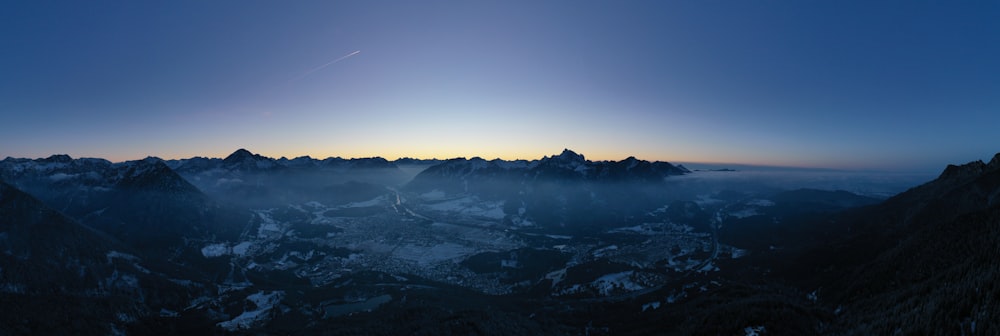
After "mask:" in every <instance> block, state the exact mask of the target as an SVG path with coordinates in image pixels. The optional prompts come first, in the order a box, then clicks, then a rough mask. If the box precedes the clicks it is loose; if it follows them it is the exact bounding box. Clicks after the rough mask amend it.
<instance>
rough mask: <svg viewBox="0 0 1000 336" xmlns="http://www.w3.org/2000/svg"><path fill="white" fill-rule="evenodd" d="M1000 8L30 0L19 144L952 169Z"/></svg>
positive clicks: (990, 116)
mask: <svg viewBox="0 0 1000 336" xmlns="http://www.w3.org/2000/svg"><path fill="white" fill-rule="evenodd" d="M998 17H1000V3H998V2H929V1H893V2H883V3H878V4H875V3H872V2H869V1H859V2H849V1H628V2H620V1H619V2H612V1H542V2H539V1H464V2H459V1H444V2H437V1H433V2H431V1H401V2H389V1H319V2H293V3H281V2H258V1H208V2H205V1H190V2H189V1H171V2H135V1H133V2H112V1H103V2H46V1H31V2H16V3H14V2H9V3H5V4H3V5H2V10H0V50H3V52H0V74H2V75H0V157H5V156H14V157H44V156H48V155H50V154H54V153H67V154H70V155H72V156H93V157H106V158H109V159H112V160H127V159H138V158H142V157H145V156H147V155H153V156H159V157H163V158H182V157H191V156H196V155H200V156H217V157H221V156H225V155H226V154H228V153H230V152H232V151H233V150H235V149H236V148H241V147H244V148H247V149H250V150H251V151H254V152H258V153H261V154H264V155H268V156H274V157H280V156H287V157H294V156H299V155H311V156H313V157H327V156H344V157H366V156H384V157H387V158H390V159H392V158H396V157H400V156H411V157H425V158H430V157H438V158H446V157H456V156H482V157H486V158H493V157H501V158H507V159H512V158H525V159H533V158H539V157H541V156H543V155H551V154H556V153H558V152H560V151H561V150H562V149H563V148H571V149H574V150H576V151H578V152H581V153H583V154H585V155H587V157H588V158H591V159H607V160H618V159H622V158H625V157H628V156H636V157H640V158H644V159H649V160H667V161H682V162H692V161H700V162H731V163H747V164H764V165H790V166H805V167H827V168H848V169H875V170H899V171H938V170H940V169H943V166H944V165H946V164H948V163H964V162H967V161H971V160H977V159H989V158H990V157H991V156H992V154H994V153H996V152H1000V132H997V131H995V129H996V128H997V125H1000V20H997V18H998ZM358 51H359V52H358ZM355 52H357V53H355ZM352 53H354V54H353V55H352ZM347 55H350V56H349V57H346V58H342V57H344V56H347ZM340 58H342V59H340ZM337 59H340V60H339V61H336V62H333V63H332V64H331V63H330V62H332V61H334V60H337ZM324 65H326V66H325V67H323V66H324Z"/></svg>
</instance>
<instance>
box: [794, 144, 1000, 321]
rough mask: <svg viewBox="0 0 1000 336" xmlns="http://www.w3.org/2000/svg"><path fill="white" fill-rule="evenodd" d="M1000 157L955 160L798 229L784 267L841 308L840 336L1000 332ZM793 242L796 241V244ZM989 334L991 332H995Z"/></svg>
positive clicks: (837, 316)
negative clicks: (926, 178) (871, 201)
mask: <svg viewBox="0 0 1000 336" xmlns="http://www.w3.org/2000/svg"><path fill="white" fill-rule="evenodd" d="M998 196H1000V154H998V155H997V156H995V157H994V158H993V160H991V161H990V163H988V164H986V163H983V162H981V161H975V162H970V163H968V164H965V165H961V166H954V165H950V166H948V167H947V168H946V169H945V170H944V171H943V172H942V173H941V175H940V176H939V177H938V178H937V179H935V180H933V181H930V182H927V183H925V184H923V185H920V186H917V187H914V188H912V189H910V190H908V191H906V192H903V193H901V194H899V195H896V196H894V197H892V198H890V199H888V200H886V201H885V202H882V203H880V204H877V205H874V206H870V207H862V208H857V209H854V210H849V211H847V212H844V213H841V214H838V215H835V216H832V217H827V218H817V219H815V220H813V221H806V222H803V223H800V224H797V225H809V226H812V227H813V229H812V230H813V231H814V233H815V232H820V233H816V235H813V236H808V235H801V233H800V235H798V236H787V237H785V239H788V240H797V241H799V244H800V245H799V246H801V249H790V250H787V251H782V252H781V253H779V256H776V258H787V259H788V260H787V261H786V262H784V263H782V264H781V266H780V267H778V269H777V270H776V273H778V274H782V276H783V277H785V278H787V279H790V280H792V281H794V282H798V281H800V280H803V282H801V284H802V286H804V287H807V288H820V292H821V294H820V302H821V303H823V304H825V305H826V306H827V307H829V309H831V311H835V312H836V314H835V315H834V317H833V318H832V319H831V320H830V321H829V323H832V326H834V329H832V330H834V331H835V333H843V334H852V335H854V334H857V335H862V334H863V335H872V334H874V335H888V334H935V335H963V334H965V335H977V334H984V332H985V331H988V330H995V329H997V328H1000V325H998V324H997V322H996V321H1000V300H998V299H997V298H1000V286H996V285H995V280H996V279H998V276H1000V273H998V269H1000V268H997V265H998V264H997V262H996V260H1000V250H998V249H997V248H996V247H997V246H1000V197H998ZM790 245H791V244H790ZM986 333H989V332H986Z"/></svg>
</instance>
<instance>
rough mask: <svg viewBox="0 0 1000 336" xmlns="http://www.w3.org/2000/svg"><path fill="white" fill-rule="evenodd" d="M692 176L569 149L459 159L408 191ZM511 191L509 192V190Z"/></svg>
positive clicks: (651, 164) (654, 180) (663, 164)
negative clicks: (534, 156) (536, 155)
mask: <svg viewBox="0 0 1000 336" xmlns="http://www.w3.org/2000/svg"><path fill="white" fill-rule="evenodd" d="M685 173H688V171H687V170H686V169H682V168H678V167H677V166H674V165H672V164H670V163H667V162H649V161H645V160H638V159H636V158H634V157H629V158H628V159H625V160H622V161H596V162H595V161H588V160H587V159H586V158H585V157H584V156H583V155H580V154H577V153H576V152H573V151H571V150H569V149H565V150H563V152H562V153H560V154H559V155H554V156H551V157H548V156H547V157H544V158H542V159H540V160H535V161H524V160H517V161H503V160H499V159H497V160H492V161H486V160H483V159H481V158H478V157H476V158H472V159H464V158H456V159H450V160H446V161H444V162H442V163H440V164H438V165H435V166H431V167H430V168H427V169H426V170H424V171H423V172H421V173H420V174H418V175H417V176H416V177H415V178H414V179H413V181H411V182H410V183H409V184H408V185H407V188H408V189H410V190H416V191H430V190H431V189H434V188H441V187H444V188H446V190H445V191H449V192H485V193H488V194H493V195H497V194H503V193H504V192H502V191H498V190H495V188H496V187H501V188H502V187H503V186H504V185H506V188H507V189H510V188H518V186H519V185H521V184H525V183H546V182H598V183H602V182H638V183H659V182H662V181H663V179H664V178H667V177H669V176H673V175H682V174H685ZM508 192H509V191H508Z"/></svg>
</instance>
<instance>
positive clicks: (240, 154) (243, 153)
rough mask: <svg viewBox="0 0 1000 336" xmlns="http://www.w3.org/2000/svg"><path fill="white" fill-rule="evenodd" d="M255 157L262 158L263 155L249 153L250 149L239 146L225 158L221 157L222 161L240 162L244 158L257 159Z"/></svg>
mask: <svg viewBox="0 0 1000 336" xmlns="http://www.w3.org/2000/svg"><path fill="white" fill-rule="evenodd" d="M257 158H263V157H262V156H260V155H257V154H254V153H251V152H250V151H248V150H246V149H244V148H240V149H237V150H236V151H235V152H233V153H232V154H229V156H227V157H226V158H225V159H222V161H225V162H240V161H243V160H246V159H257Z"/></svg>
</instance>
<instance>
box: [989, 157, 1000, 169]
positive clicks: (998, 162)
mask: <svg viewBox="0 0 1000 336" xmlns="http://www.w3.org/2000/svg"><path fill="white" fill-rule="evenodd" d="M986 169H987V170H991V171H992V170H1000V153H996V155H993V159H992V160H990V163H987V164H986Z"/></svg>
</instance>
